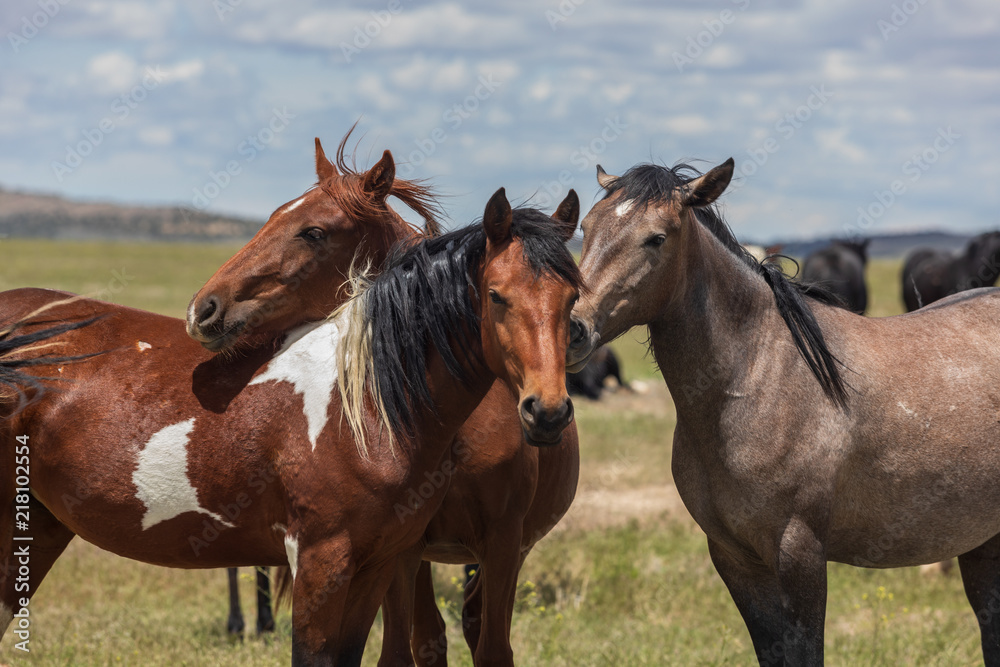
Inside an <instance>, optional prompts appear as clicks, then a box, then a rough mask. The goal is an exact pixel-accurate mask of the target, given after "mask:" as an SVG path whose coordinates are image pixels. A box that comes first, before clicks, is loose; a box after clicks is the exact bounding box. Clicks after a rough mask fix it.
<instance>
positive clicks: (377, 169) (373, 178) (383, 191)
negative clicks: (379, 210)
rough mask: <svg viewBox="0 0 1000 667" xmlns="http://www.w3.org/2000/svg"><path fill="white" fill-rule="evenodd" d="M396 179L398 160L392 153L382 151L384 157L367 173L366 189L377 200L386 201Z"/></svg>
mask: <svg viewBox="0 0 1000 667" xmlns="http://www.w3.org/2000/svg"><path fill="white" fill-rule="evenodd" d="M395 179H396V162H395V160H393V159H392V153H390V152H389V151H386V152H384V153H382V159H381V160H379V161H378V162H377V163H376V164H375V166H374V167H372V168H371V169H369V170H368V173H367V174H365V182H364V190H365V192H367V193H369V194H371V195H372V196H373V197H374V198H375V200H376V201H378V202H380V203H381V202H384V201H385V198H386V197H388V196H389V193H390V192H391V191H392V183H393V181H394V180H395Z"/></svg>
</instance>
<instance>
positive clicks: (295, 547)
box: [285, 534, 299, 581]
mask: <svg viewBox="0 0 1000 667" xmlns="http://www.w3.org/2000/svg"><path fill="white" fill-rule="evenodd" d="M285 554H286V555H287V556H288V568H289V569H290V570H291V571H292V580H293V581H294V580H295V573H296V572H298V570H299V541H298V540H297V539H295V538H294V537H292V536H291V535H287V534H286V535H285Z"/></svg>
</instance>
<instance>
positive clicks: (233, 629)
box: [226, 618, 246, 640]
mask: <svg viewBox="0 0 1000 667" xmlns="http://www.w3.org/2000/svg"><path fill="white" fill-rule="evenodd" d="M245 627H246V626H245V625H244V623H243V619H242V618H236V619H234V618H231V619H229V623H227V624H226V632H227V633H228V634H229V636H230V637H239V638H240V639H241V640H242V639H243V629H244V628H245Z"/></svg>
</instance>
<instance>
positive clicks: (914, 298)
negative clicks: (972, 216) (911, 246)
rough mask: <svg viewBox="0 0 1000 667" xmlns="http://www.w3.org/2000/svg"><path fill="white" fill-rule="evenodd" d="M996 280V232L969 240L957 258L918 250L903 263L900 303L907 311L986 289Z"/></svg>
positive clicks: (999, 254) (999, 256) (999, 260)
mask: <svg viewBox="0 0 1000 667" xmlns="http://www.w3.org/2000/svg"><path fill="white" fill-rule="evenodd" d="M998 277H1000V231H998V232H986V233H985V234H980V235H979V236H977V237H975V238H973V239H972V240H971V241H969V243H968V245H967V246H966V247H965V249H964V250H963V251H962V252H960V253H959V254H957V255H954V254H952V253H950V252H947V251H945V250H933V249H931V248H921V249H919V250H914V251H913V252H912V253H910V254H909V255H908V256H907V258H906V261H905V262H903V303H904V304H905V305H906V311H907V312H911V311H914V310H916V309H917V308H920V307H922V306H926V305H927V304H930V303H934V302H935V301H937V300H939V299H943V298H944V297H946V296H948V295H949V294H955V293H957V292H964V291H965V290H970V289H975V288H977V287H990V286H991V285H993V283H994V282H995V281H996V279H997V278H998Z"/></svg>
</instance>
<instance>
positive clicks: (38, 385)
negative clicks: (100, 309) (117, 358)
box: [0, 315, 104, 414]
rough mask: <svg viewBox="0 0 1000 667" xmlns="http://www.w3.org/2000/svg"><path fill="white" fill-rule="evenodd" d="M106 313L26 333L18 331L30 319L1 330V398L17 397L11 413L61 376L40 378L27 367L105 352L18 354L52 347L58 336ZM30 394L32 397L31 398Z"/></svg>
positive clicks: (89, 323) (83, 357)
mask: <svg viewBox="0 0 1000 667" xmlns="http://www.w3.org/2000/svg"><path fill="white" fill-rule="evenodd" d="M103 317H104V316H103V315H100V316H97V317H91V318H89V319H86V320H80V321H78V322H66V323H64V324H57V325H55V326H52V327H48V328H45V329H39V330H37V331H33V332H31V333H27V334H20V335H18V334H17V332H18V331H19V330H20V329H21V328H22V327H24V326H25V325H26V324H27V322H24V321H21V322H17V323H15V324H12V325H10V326H9V327H7V328H6V329H4V330H2V331H0V400H3V399H5V398H12V397H14V396H16V397H17V407H16V408H15V409H14V410H13V411H12V412H11V413H10V414H14V413H17V412H19V411H21V410H23V409H24V408H25V407H27V406H28V405H29V404H31V403H33V402H34V401H36V400H38V399H39V398H41V397H42V395H43V394H44V393H45V384H44V383H45V382H46V381H55V380H58V379H59V378H50V377H37V376H34V375H30V374H28V373H26V372H24V369H26V368H29V367H31V366H43V365H51V364H63V363H72V362H74V361H81V360H83V359H89V358H90V357H94V356H97V355H98V354H103V352H94V353H91V354H81V355H75V356H54V355H51V354H40V355H38V356H34V357H23V356H17V357H15V358H11V357H12V355H15V354H17V353H24V352H27V351H30V350H31V348H32V347H34V346H37V348H36V349H46V348H49V347H52V346H53V343H46V342H45V341H48V340H50V339H52V338H55V337H56V336H60V335H62V334H64V333H66V332H67V331H74V330H76V329H82V328H83V327H86V326H89V325H91V324H93V323H94V322H96V321H97V320H100V319H103ZM29 394H30V397H29Z"/></svg>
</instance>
